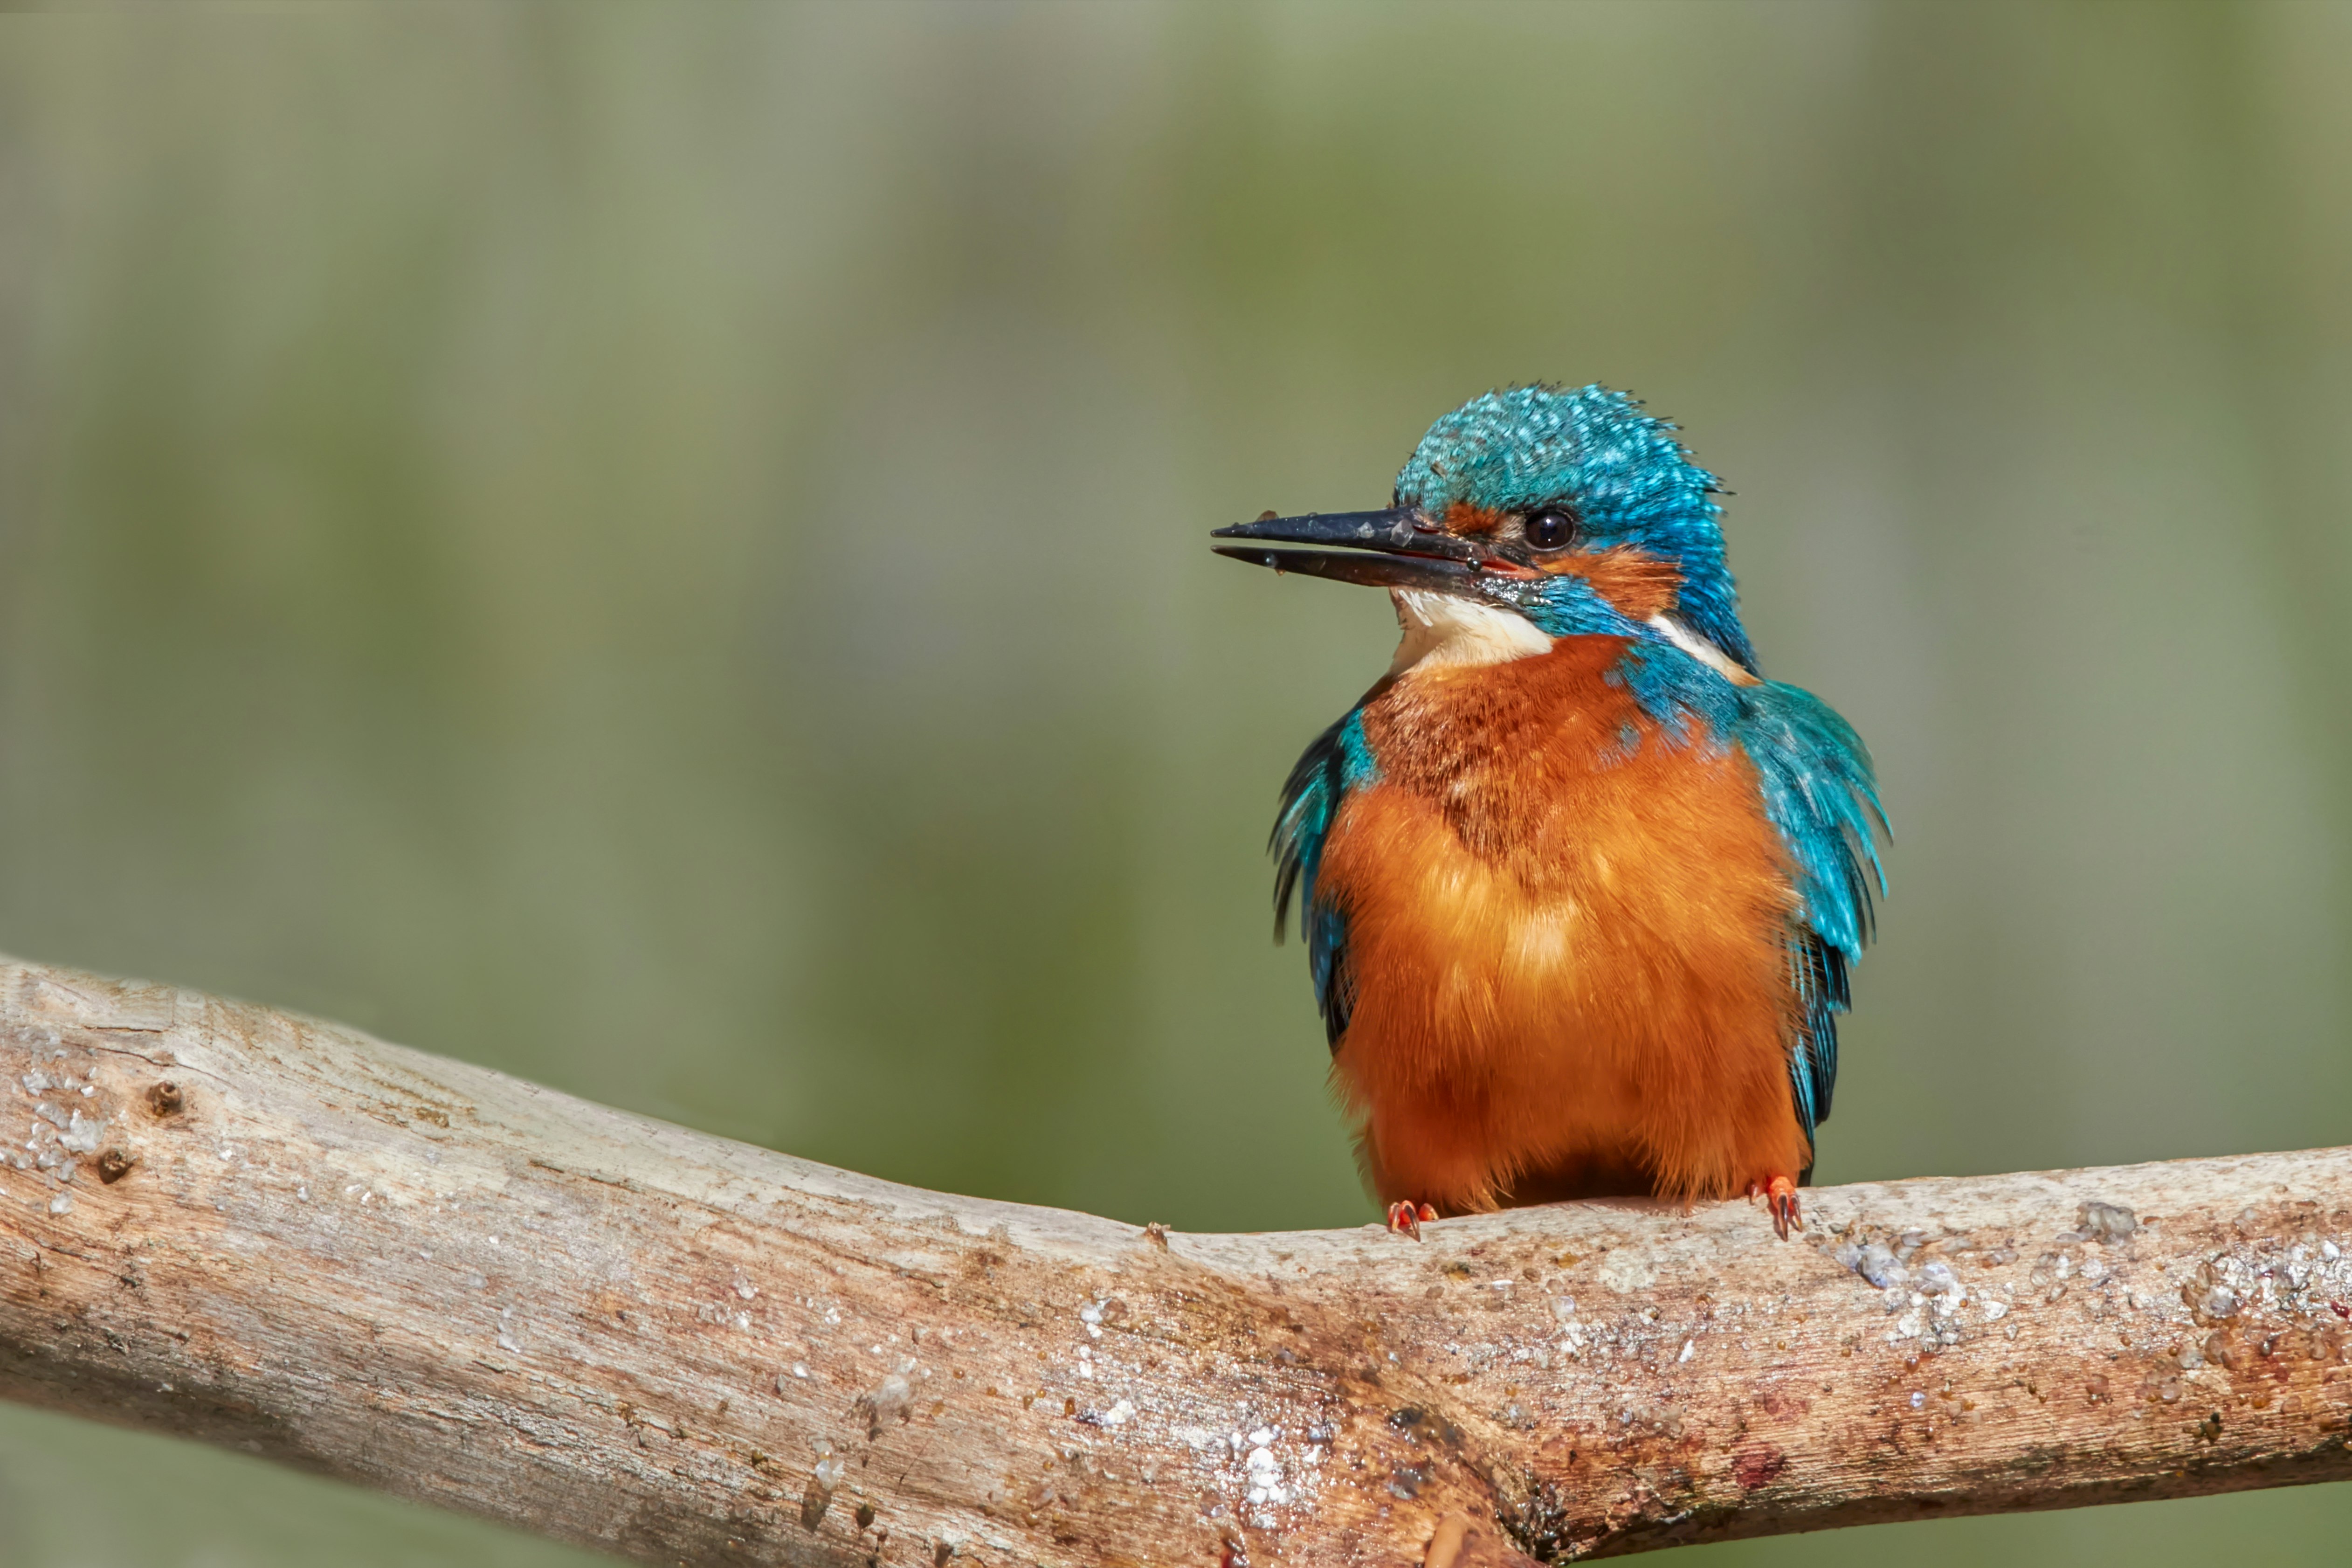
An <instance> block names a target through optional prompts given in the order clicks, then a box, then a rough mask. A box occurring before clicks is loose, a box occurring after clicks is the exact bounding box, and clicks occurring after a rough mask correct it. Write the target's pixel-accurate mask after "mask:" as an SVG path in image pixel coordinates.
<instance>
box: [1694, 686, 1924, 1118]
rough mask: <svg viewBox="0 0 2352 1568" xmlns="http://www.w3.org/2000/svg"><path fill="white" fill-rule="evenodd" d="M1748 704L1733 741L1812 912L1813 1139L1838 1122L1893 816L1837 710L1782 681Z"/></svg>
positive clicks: (1803, 934) (1805, 1052) (1806, 949)
mask: <svg viewBox="0 0 2352 1568" xmlns="http://www.w3.org/2000/svg"><path fill="white" fill-rule="evenodd" d="M1740 697H1741V698H1742V703H1741V709H1740V711H1739V714H1738V717H1737V718H1736V719H1735V720H1734V721H1732V726H1731V728H1732V738H1733V739H1734V740H1736V741H1737V742H1738V743H1739V746H1740V749H1741V750H1743V751H1745V752H1747V753H1748V758H1749V760H1751V761H1752V762H1753V763H1755V764H1756V772H1757V774H1758V777H1759V780H1760V781H1761V784H1762V785H1763V793H1764V810H1765V814H1766V815H1767V816H1769V817H1770V818H1771V821H1772V826H1774V827H1775V828H1776V829H1778V830H1779V832H1780V841H1781V842H1782V843H1783V844H1785V845H1786V846H1787V847H1788V850H1789V858H1790V861H1791V862H1792V863H1793V865H1794V868H1795V871H1796V878H1797V894H1798V897H1799V899H1800V900H1801V901H1802V905H1803V910H1802V913H1803V920H1804V925H1803V929H1801V931H1795V932H1793V933H1791V936H1790V943H1789V973H1790V984H1791V986H1792V987H1793V989H1794V990H1795V992H1796V995H1797V1000H1798V1016H1797V1025H1796V1035H1797V1037H1796V1038H1795V1039H1794V1040H1792V1041H1791V1042H1790V1051H1789V1078H1790V1087H1791V1088H1792V1089H1794V1090H1795V1092H1796V1100H1797V1115H1798V1117H1799V1118H1800V1119H1801V1121H1803V1122H1804V1126H1805V1136H1806V1137H1807V1138H1808V1139H1810V1138H1811V1137H1812V1135H1813V1129H1814V1128H1816V1127H1818V1126H1820V1125H1821V1124H1822V1122H1824V1121H1828V1120H1829V1115H1830V1096H1831V1091H1832V1089H1834V1088H1835V1087H1836V1084H1837V1020H1838V1015H1839V1014H1841V1013H1843V1012H1844V1011H1845V1010H1846V1006H1847V1003H1848V999H1849V993H1848V991H1847V984H1846V970H1847V967H1848V965H1850V964H1852V963H1854V962H1855V961H1856V960H1858V959H1860V958H1861V957H1862V950H1863V948H1864V945H1865V944H1866V943H1868V942H1869V941H1870V939H1871V937H1872V935H1873V934H1874V931H1875V917H1874V910H1873V907H1872V900H1873V899H1874V897H1884V896H1885V892H1886V872H1885V868H1884V867H1883V866H1882V865H1881V864H1880V862H1879V858H1878V840H1879V838H1880V837H1884V836H1885V834H1886V831H1887V827H1886V814H1885V811H1884V810H1883V809H1881V807H1880V805H1879V803H1878V782H1877V780H1876V778H1875V777H1874V775H1873V773H1872V772H1871V766H1870V752H1869V750H1868V749H1867V748H1866V747H1864V745H1863V743H1862V737H1861V736H1859V735H1857V734H1855V733H1854V732H1853V726H1851V725H1849V724H1848V723H1847V722H1846V721H1844V720H1843V719H1841V718H1839V717H1838V716H1837V714H1836V712H1835V711H1834V710H1832V709H1831V707H1830V705H1829V704H1828V703H1826V702H1823V701H1822V700H1821V699H1820V698H1818V697H1815V696H1814V695H1813V694H1812V693H1811V692H1810V691H1805V690H1802V689H1799V688H1797V687H1794V686H1788V685H1783V684H1782V683H1781V682H1780V681H1777V680H1768V681H1766V682H1764V683H1763V684H1762V685H1760V686H1752V687H1747V688H1743V689H1741V690H1740Z"/></svg>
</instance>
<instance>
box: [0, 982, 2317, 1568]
mask: <svg viewBox="0 0 2352 1568" xmlns="http://www.w3.org/2000/svg"><path fill="white" fill-rule="evenodd" d="M0 1072H5V1078H6V1079H7V1082H6V1083H5V1085H0V1101H5V1104H7V1105H8V1106H10V1107H11V1108H12V1109H13V1114H12V1115H11V1116H10V1117H9V1118H8V1119H7V1121H5V1123H0V1126H5V1137H6V1141H7V1148H8V1154H7V1164H8V1166H9V1167H10V1168H8V1169H6V1170H5V1171H0V1188H5V1198H4V1199H0V1395H5V1397H8V1398H11V1399H17V1400H23V1401H26V1402H27V1403H30V1404H35V1405H46V1406H48V1407H50V1408H53V1409H58V1410H66V1411H70V1412H73V1413H75V1414H78V1415H90V1416H96V1417H99V1418H100V1419H103V1420H109V1421H114V1422H120V1423H123V1424H126V1425H131V1426H144V1427H150V1428H153V1429H157V1430H162V1431H167V1432H174V1433H178V1434H181V1435H183V1436H190V1437H194V1438H198V1439H201V1440H203V1441H206V1442H211V1443H217V1444H222V1445H224V1446H226V1447H235V1448H240V1449H244V1450H247V1451H249V1452H253V1453H258V1454H262V1455H266V1456H268V1457H269V1458H275V1459H278V1460H280V1461H283V1462H285V1463H288V1464H292V1465H298V1466H300V1467H302V1468H307V1469H311V1470H316V1471H320V1472H322V1473H325V1474H328V1475H332V1476H338V1477H341V1478H343V1479H347V1480H352V1481H356V1482H358V1483H360V1484H361V1485H363V1486H369V1487H374V1488H377V1489H382V1490H385V1491H389V1492H394V1493H397V1494H399V1495H401V1496H404V1497H410V1498H415V1499H418V1500H423V1501H425V1502H431V1503H436V1504H440V1505H442V1506H445V1507H449V1508H457V1509H462V1510H467V1511H469V1512H473V1513H478V1514H484V1515H488V1516H489V1517H491V1518H494V1519H500V1520H504V1521H509V1522H510V1523H515V1524H519V1525H521V1526H522V1527H524V1528H526V1529H529V1530H532V1531H539V1532H541V1533H542V1534H546V1535H550V1536H554V1537H557V1538H560V1539H562V1540H566V1541H572V1542H580V1543H583V1544H586V1545H591V1546H596V1547H602V1548H604V1549H605V1550H608V1551H612V1552H619V1553H621V1554H623V1555H625V1556H629V1557H633V1558H635V1559H637V1560H639V1561H641V1562H644V1563H659V1564H663V1565H665V1568H667V1565H668V1564H671V1563H679V1562H681V1561H683V1562H689V1563H696V1564H702V1563H746V1564H749V1563H776V1562H785V1563H828V1564H843V1565H846V1564H850V1563H860V1564H863V1563H870V1562H874V1561H876V1560H877V1559H878V1560H879V1561H880V1562H883V1563H908V1564H921V1563H933V1564H935V1565H936V1564H940V1563H947V1562H949V1561H950V1558H952V1559H954V1560H957V1561H961V1562H969V1563H984V1564H1000V1563H1002V1564H1008V1565H1009V1564H1013V1563H1071V1564H1078V1563H1087V1564H1092V1563H1155V1564H1158V1563H1170V1564H1174V1563H1202V1564H1214V1563H1219V1562H1220V1561H1223V1562H1225V1563H1241V1562H1243V1561H1245V1560H1255V1561H1257V1562H1259V1563H1267V1562H1272V1561H1276V1560H1279V1561H1284V1562H1295V1563H1424V1562H1425V1563H1432V1564H1435V1565H1437V1568H1448V1565H1452V1568H1466V1565H1469V1564H1474V1563H1525V1561H1526V1558H1525V1557H1524V1556H1523V1555H1521V1553H1532V1554H1533V1555H1535V1556H1536V1557H1538V1558H1564V1557H1567V1556H1570V1555H1588V1554H1597V1553H1607V1552H1632V1551H1638V1550H1642V1549H1644V1548H1649V1547H1656V1546H1664V1545H1670V1544H1676V1543H1680V1542H1691V1541H1701V1540H1714V1539H1722V1538H1725V1537H1729V1536H1738V1535H1756V1534H1766V1533H1771V1532H1775V1531H1794V1530H1815V1529H1820V1528H1822V1527H1824V1526H1830V1525H1840V1524H1855V1523H1862V1522H1864V1521H1881V1520H1898V1519H1917V1518H1923V1517H1928V1516H1932V1515H1941V1514H1958V1513H1975V1512H1989V1511H1999V1510H2021V1509H2031V1508H2056V1507H2065V1506H2069V1505H2072V1504H2077V1503H2092V1502H2111V1501H2116V1500H2124V1499H2128V1498H2157V1497H2179V1496H2183V1495H2187V1494H2189V1493H2197V1492H2212V1491H2225V1490H2230V1489H2237V1488H2245V1487H2261V1486H2278V1485H2284V1484H2289V1483H2293V1482H2298V1481H2318V1480H2335V1479H2344V1478H2347V1477H2352V1458H2347V1452H2346V1444H2347V1401H2352V1368H2347V1364H2346V1345H2347V1338H2352V1329H2347V1323H2346V1321H2345V1318H2346V1314H2347V1310H2352V1309H2348V1308H2347V1303H2352V1259H2347V1257H2346V1256H2345V1252H2346V1251H2347V1250H2352V1234H2347V1220H2352V1151H2347V1150H2327V1151H2320V1152H2310V1153H2301V1154H2272V1155H2260V1156H2252V1157H2247V1158H2243V1159H2227V1160H2197V1161H2182V1162H2179V1163H2171V1164H2161V1165H2140V1166H2131V1167H2125V1168H2118V1169H2114V1170H2100V1171H2075V1172H2062V1173H2054V1174H2036V1175H2011V1176H1995V1177H1987V1178H1982V1179H1967V1180H1928V1181H1913V1182H1898V1183H1892V1184H1882V1185H1864V1186H1853V1187H1841V1188H1831V1189H1826V1190H1822V1191H1817V1192H1814V1193H1811V1194H1808V1197H1807V1204H1808V1207H1807V1219H1808V1226H1809V1228H1808V1229H1807V1231H1806V1232H1805V1235H1804V1237H1803V1239H1802V1240H1801V1242H1798V1243H1794V1244H1782V1243H1779V1242H1776V1241H1774V1239H1773V1237H1772V1230H1771V1226H1769V1224H1768V1223H1767V1222H1766V1220H1765V1218H1764V1216H1763V1215H1762V1214H1761V1213H1760V1212H1759V1211H1758V1210H1755V1209H1752V1208H1750V1207H1748V1206H1747V1205H1742V1204H1724V1205H1708V1206H1703V1207H1701V1208H1699V1209H1698V1210H1697V1211H1696V1212H1695V1213H1690V1214H1683V1213H1680V1212H1678V1211H1676V1210H1675V1209H1673V1208H1670V1207H1664V1206H1661V1205H1646V1204H1633V1203H1622V1204H1584V1205H1568V1206H1561V1207H1552V1208H1543V1209H1531V1210H1521V1211H1517V1212H1514V1213H1509V1214H1502V1215H1491V1216H1486V1217H1483V1218H1477V1219H1469V1220H1458V1221H1447V1222H1444V1223H1442V1224H1439V1225H1435V1226H1430V1227H1429V1228H1428V1232H1427V1235H1428V1239H1427V1240H1426V1241H1425V1242H1424V1243H1423V1244H1420V1245H1415V1244H1414V1243H1412V1242H1411V1241H1406V1240H1402V1239H1398V1238H1395V1237H1390V1236H1388V1235H1386V1234H1384V1233H1382V1232H1381V1231H1380V1230H1377V1229H1374V1228H1371V1227H1369V1226H1367V1227H1364V1228H1360V1229H1357V1230H1349V1231H1323V1232H1303V1233H1297V1234H1292V1235H1263V1236H1187V1235H1162V1234H1160V1233H1159V1232H1158V1231H1157V1230H1156V1229H1153V1230H1137V1229H1134V1228H1133V1227H1131V1226H1125V1225H1120V1224H1117V1223H1114V1222H1112V1221H1109V1220H1105V1219H1096V1218H1091V1217H1088V1216H1087V1215H1075V1214H1065V1213H1062V1212H1059V1211H1056V1210H1050V1209H1034V1208H1024V1207H1020V1206H1016V1205H1009V1204H996V1203H988V1202H983V1201H981V1200H978V1199H971V1198H959V1197H949V1196H944V1195H941V1194H935V1193H927V1192H919V1191H916V1190H914V1189H911V1188H907V1187H899V1186H894V1185H892V1184H888V1183H886V1182H879V1181H874V1180H870V1179H868V1178H866V1177H864V1176H857V1175H853V1174H849V1173H845V1172H841V1171H835V1170H830V1169H827V1168H825V1167H824V1166H820V1165H814V1164H810V1163H807V1162H805V1161H800V1160H794V1159H792V1158H790V1157H788V1156H785V1155H782V1154H775V1153H771V1152H767V1151H765V1150H761V1149H754V1148H750V1147H747V1146H745V1145H743V1144H740V1143H731V1142H726V1141H725V1140H722V1139H718V1138H710V1137H705V1136H703V1135H701V1134H699V1133H696V1132H690V1131H685V1130H683V1129H681V1128H677V1127H672V1126H668V1125H667V1124H664V1123H661V1122H656V1121H646V1120H644V1119H642V1118H638V1117H633V1116H626V1115H623V1114H621V1113H620V1112H617V1111H613V1110H604V1109H601V1108H599V1107H596V1106H593V1105H589V1104H585V1103H583V1102H582V1101H579V1100H572V1099H568V1098H566V1097H565V1096H563V1095H561V1094H556V1093H553V1092H551V1091H549V1090H546V1089H537V1088H534V1087H532V1086H531V1085H530V1084H527V1083H522V1082H519V1081H517V1080H515V1079H509V1078H505V1077H502V1076H500V1075H499V1074H498V1073H494V1072H488V1071H486V1070H484V1069H482V1068H474V1067H467V1066H465V1065H464V1064H462V1063H458V1062H453V1061H445V1060H442V1059H440V1058H434V1057H429V1056H425V1055H422V1054H420V1053H418V1052H415V1051H410V1050H404V1049H402V1048H400V1047H395V1046H387V1045H383V1044H381V1043H379V1042H377V1041H374V1040H371V1039H368V1038H366V1037H363V1036H360V1035H357V1034H354V1033H352V1032H351V1031H348V1030H345V1029H341V1028H338V1027H336V1026H332V1025H328V1024H320V1023H316V1022H313V1021H310V1020H308V1019H301V1018H296V1017H290V1016H287V1015H285V1014H281V1013H275V1012H270V1011H268V1010H267V1009H263V1008H259V1007H252V1006H247V1005H240V1004H237V1003H232V1002H225V1001H221V1000H219V999H216V998H214V997H210V996H205V995H201V994H196V993H194V992H188V991H177V990H173V989H169V988H166V987H162V986H154V985H143V984H125V983H121V982H117V981H109V980H100V979H97V978H94V977H92V976H89V975H84V974H79V973H71V972H68V971H62V970H56V969H47V968H42V967H38V966H35V965H31V964H19V963H7V962H5V961H0Z"/></svg>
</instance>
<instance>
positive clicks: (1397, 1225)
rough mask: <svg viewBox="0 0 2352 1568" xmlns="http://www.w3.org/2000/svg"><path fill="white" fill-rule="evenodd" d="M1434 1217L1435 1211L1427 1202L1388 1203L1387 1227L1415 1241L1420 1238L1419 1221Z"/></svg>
mask: <svg viewBox="0 0 2352 1568" xmlns="http://www.w3.org/2000/svg"><path fill="white" fill-rule="evenodd" d="M1436 1217H1437V1211H1436V1210H1435V1209H1433V1208H1432V1207H1430V1206H1429V1205H1427V1204H1416V1203H1410V1202H1400V1203H1393V1204H1391V1205H1389V1229H1391V1230H1392V1231H1394V1232H1396V1233H1397V1234H1398V1235H1400V1236H1409V1237H1412V1238H1413V1239H1414V1240H1415V1241H1419V1240H1420V1239H1421V1222H1422V1221H1423V1220H1425V1219H1435V1218H1436Z"/></svg>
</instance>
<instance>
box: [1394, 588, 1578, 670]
mask: <svg viewBox="0 0 2352 1568" xmlns="http://www.w3.org/2000/svg"><path fill="white" fill-rule="evenodd" d="M1389 599H1390V602H1391V603H1392V604H1394V605H1396V616H1397V629H1398V630H1399V631H1401V632H1402V633H1403V634H1404V636H1403V638H1402V640H1401V641H1399V642H1398V644H1397V650H1396V658H1393V659H1391V661H1390V663H1389V673H1390V674H1391V675H1402V674H1403V673H1404V672H1405V671H1406V670H1408V669H1413V668H1421V667H1423V666H1426V667H1428V668H1433V669H1438V668H1450V667H1455V666H1466V665H1479V664H1507V663H1508V662H1509V661H1510V660H1512V659H1515V658H1529V657H1531V656H1532V655H1535V654H1539V653H1549V652H1550V651H1551V638H1549V637H1546V636H1544V634H1543V633H1541V632H1540V631H1538V630H1537V629H1536V627H1535V625H1534V623H1532V622H1530V621H1529V620H1528V618H1527V617H1526V616H1522V615H1520V614H1519V613H1518V612H1517V611H1516V610H1506V609H1503V608H1501V607H1500V606H1499V605H1482V604H1479V603H1478V602H1477V601H1475V600H1474V599H1462V598H1456V597H1455V596H1454V595H1452V594H1437V593H1432V592H1430V591H1429V590H1427V589H1424V588H1391V589H1390V590H1389Z"/></svg>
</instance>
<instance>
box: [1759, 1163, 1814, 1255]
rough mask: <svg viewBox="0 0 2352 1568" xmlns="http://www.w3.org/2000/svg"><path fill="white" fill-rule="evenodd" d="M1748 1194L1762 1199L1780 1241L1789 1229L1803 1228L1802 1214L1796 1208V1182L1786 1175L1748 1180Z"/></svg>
mask: <svg viewBox="0 0 2352 1568" xmlns="http://www.w3.org/2000/svg"><path fill="white" fill-rule="evenodd" d="M1748 1196H1749V1197H1751V1198H1762V1199H1763V1200H1764V1206H1765V1207H1766V1208H1767V1209H1769V1210H1770V1211H1771V1215H1772V1231H1773V1234H1774V1235H1776V1236H1778V1237H1780V1239H1781V1240H1782V1241H1786V1240H1788V1239H1789V1233H1790V1231H1793V1230H1802V1229H1804V1228H1805V1221H1804V1216H1803V1215H1801V1214H1800V1213H1799V1212H1798V1210H1797V1184H1796V1183H1794V1182H1792V1181H1790V1179H1789V1178H1788V1177H1786V1176H1774V1177H1772V1178H1771V1179H1770V1180H1769V1181H1768V1182H1750V1183H1748Z"/></svg>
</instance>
